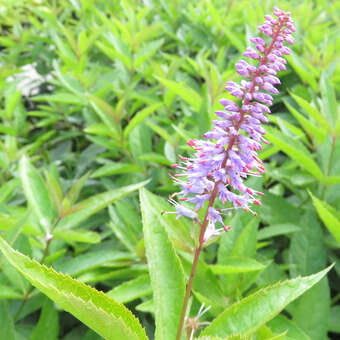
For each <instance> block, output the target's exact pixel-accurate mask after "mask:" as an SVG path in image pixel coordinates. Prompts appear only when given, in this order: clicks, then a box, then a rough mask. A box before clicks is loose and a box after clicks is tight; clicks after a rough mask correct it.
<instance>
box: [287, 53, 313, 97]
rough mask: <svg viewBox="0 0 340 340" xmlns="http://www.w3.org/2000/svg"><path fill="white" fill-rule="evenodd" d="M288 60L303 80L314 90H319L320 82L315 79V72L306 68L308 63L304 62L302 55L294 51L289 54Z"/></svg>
mask: <svg viewBox="0 0 340 340" xmlns="http://www.w3.org/2000/svg"><path fill="white" fill-rule="evenodd" d="M287 60H288V61H289V64H290V65H292V67H293V69H294V70H295V71H296V73H297V74H298V75H299V77H300V78H301V80H302V81H303V82H304V83H307V84H309V85H310V86H311V87H312V89H313V90H314V91H317V89H318V83H317V81H316V80H315V77H314V75H313V73H312V72H311V71H310V70H308V69H307V68H306V66H305V65H306V63H304V62H303V60H302V59H301V57H300V56H298V55H297V54H295V53H294V52H292V53H291V55H290V56H287Z"/></svg>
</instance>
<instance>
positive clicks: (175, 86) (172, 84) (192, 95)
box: [156, 77, 202, 111]
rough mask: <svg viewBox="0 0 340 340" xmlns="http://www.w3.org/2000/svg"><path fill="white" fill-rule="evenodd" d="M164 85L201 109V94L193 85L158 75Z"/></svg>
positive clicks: (196, 108) (194, 106) (196, 109)
mask: <svg viewBox="0 0 340 340" xmlns="http://www.w3.org/2000/svg"><path fill="white" fill-rule="evenodd" d="M156 78H157V79H158V80H159V81H160V82H161V83H162V84H163V85H164V86H166V87H167V88H169V90H170V91H172V92H173V93H175V94H177V95H178V96H180V97H181V98H182V99H183V100H184V101H186V102H187V103H189V104H190V105H191V106H192V107H193V108H194V109H195V111H199V109H200V107H201V103H202V99H201V96H200V95H199V94H198V93H197V92H196V91H195V90H193V89H192V88H191V87H188V86H185V85H183V84H181V83H177V82H176V81H173V80H168V79H165V78H161V77H156Z"/></svg>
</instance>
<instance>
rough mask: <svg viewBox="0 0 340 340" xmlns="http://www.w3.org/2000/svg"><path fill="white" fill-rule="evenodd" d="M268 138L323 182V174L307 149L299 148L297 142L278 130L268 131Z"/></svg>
mask: <svg viewBox="0 0 340 340" xmlns="http://www.w3.org/2000/svg"><path fill="white" fill-rule="evenodd" d="M266 137H267V138H268V140H269V141H271V142H272V143H274V144H275V145H276V146H278V147H279V148H280V149H281V150H282V151H283V152H284V153H286V154H287V155H288V156H289V157H290V158H292V159H294V160H295V161H296V162H297V163H298V164H299V165H300V166H301V167H302V168H304V169H306V170H307V171H308V172H310V173H311V174H312V175H313V176H314V177H315V178H317V179H318V180H320V181H322V180H323V174H322V172H321V170H320V168H319V166H318V165H317V164H316V163H315V161H314V160H313V156H312V155H311V154H309V152H308V151H307V150H306V149H304V148H301V147H299V145H298V142H297V141H294V140H290V139H289V137H287V136H285V135H283V134H282V133H281V132H280V131H278V130H276V129H268V132H267V134H266Z"/></svg>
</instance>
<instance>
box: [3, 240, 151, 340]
mask: <svg viewBox="0 0 340 340" xmlns="http://www.w3.org/2000/svg"><path fill="white" fill-rule="evenodd" d="M0 249H1V251H2V252H3V254H4V255H5V256H6V258H7V259H8V261H9V262H10V263H11V264H12V265H13V266H14V267H15V268H16V269H17V270H18V271H19V272H20V273H21V274H22V275H24V276H25V278H26V279H27V280H29V281H30V282H31V283H32V285H34V286H35V287H37V288H38V289H39V290H41V291H42V292H43V293H44V294H46V295H47V296H48V297H49V298H50V299H51V300H53V301H54V302H56V303H57V304H58V305H59V306H60V307H62V308H63V309H64V310H66V311H67V312H69V313H71V314H73V315H74V316H75V317H76V318H78V319H79V320H80V321H82V322H83V323H85V324H86V325H87V326H89V327H90V328H92V329H93V330H94V331H96V332H97V333H98V334H99V335H101V336H102V337H103V338H104V339H107V340H117V339H124V338H125V339H131V340H132V339H134V340H138V339H143V340H146V339H147V336H146V334H145V331H144V329H143V328H142V327H141V325H140V324H139V322H138V320H137V319H136V318H135V317H134V316H133V314H132V313H131V312H130V311H129V310H128V309H126V308H125V307H124V306H123V305H121V304H120V303H118V302H115V301H114V300H113V299H110V298H109V297H107V296H106V295H105V294H104V293H102V292H99V291H97V290H96V289H94V288H91V287H89V286H86V285H85V284H83V283H82V282H79V281H77V280H74V279H72V278H71V277H70V276H67V275H63V274H60V273H57V272H55V271H54V270H53V269H52V268H47V267H45V266H43V265H41V264H39V263H37V262H35V261H33V260H31V259H29V258H28V257H27V256H25V255H23V254H21V253H19V252H17V251H15V250H14V249H12V248H11V247H10V246H9V245H8V244H7V243H6V242H5V241H4V240H3V239H2V238H0Z"/></svg>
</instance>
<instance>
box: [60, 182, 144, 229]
mask: <svg viewBox="0 0 340 340" xmlns="http://www.w3.org/2000/svg"><path fill="white" fill-rule="evenodd" d="M147 183H148V181H144V182H140V183H137V184H131V185H128V186H125V187H122V188H118V189H112V190H109V191H106V192H103V193H101V194H97V195H94V196H91V197H90V198H88V199H85V200H84V201H82V202H80V203H78V204H76V205H75V206H73V207H72V209H71V212H69V213H68V215H66V216H65V217H64V218H63V219H62V220H61V221H60V222H59V224H58V229H59V228H73V227H76V226H77V225H78V224H79V223H80V222H82V221H84V220H86V219H87V218H88V217H90V216H91V215H93V214H95V213H96V212H98V211H99V210H101V209H104V208H105V207H107V206H108V205H109V204H111V203H113V202H114V201H117V200H118V199H120V198H123V197H125V196H126V195H128V194H130V193H131V192H133V191H135V190H138V189H139V188H141V187H142V186H144V185H145V184H147Z"/></svg>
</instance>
